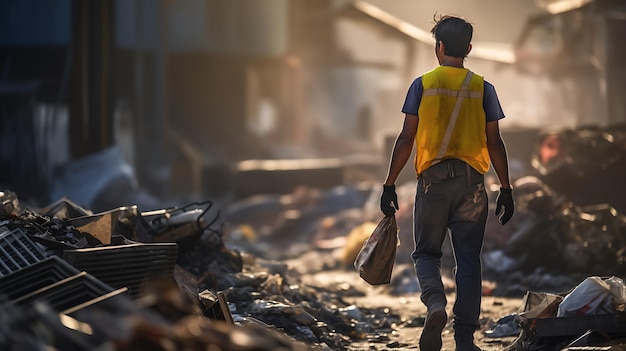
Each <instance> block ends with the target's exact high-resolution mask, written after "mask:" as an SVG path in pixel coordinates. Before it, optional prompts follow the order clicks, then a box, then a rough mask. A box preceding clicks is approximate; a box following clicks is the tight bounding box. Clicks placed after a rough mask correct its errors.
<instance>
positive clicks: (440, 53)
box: [380, 15, 514, 351]
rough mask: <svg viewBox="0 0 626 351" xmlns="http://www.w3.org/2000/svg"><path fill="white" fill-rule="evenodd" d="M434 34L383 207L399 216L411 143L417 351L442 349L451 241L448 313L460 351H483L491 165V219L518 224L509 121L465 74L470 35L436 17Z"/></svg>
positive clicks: (491, 92) (408, 103) (479, 81)
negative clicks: (444, 273) (478, 335)
mask: <svg viewBox="0 0 626 351" xmlns="http://www.w3.org/2000/svg"><path fill="white" fill-rule="evenodd" d="M434 21H435V25H434V27H433V28H432V30H431V33H432V34H433V36H434V38H435V54H436V56H437V60H438V62H439V66H437V67H436V68H434V69H433V70H431V71H429V72H427V73H424V74H423V75H422V76H420V77H418V78H416V79H415V80H414V81H413V83H412V84H411V86H410V87H409V89H408V93H407V96H406V99H405V102H404V106H403V108H402V112H403V113H404V114H405V117H404V123H403V126H402V129H401V131H400V133H399V135H398V137H397V138H396V141H395V144H394V148H393V152H392V155H391V160H390V164H389V171H388V173H387V178H386V180H385V182H384V184H383V192H382V195H381V200H380V208H381V210H382V212H383V213H384V214H385V215H386V216H393V215H395V211H396V210H398V209H399V207H398V196H397V193H396V191H395V182H396V180H397V178H398V175H399V173H400V171H401V170H402V168H403V167H404V166H405V164H406V162H407V160H408V159H409V157H410V155H411V153H412V150H413V145H414V144H415V147H416V153H415V161H414V164H415V170H416V173H417V189H416V195H415V205H414V206H415V207H414V216H413V221H414V228H413V230H414V239H415V249H414V251H413V253H412V258H413V261H414V262H415V270H416V274H417V278H418V281H419V284H420V286H421V289H422V291H421V296H420V299H421V301H422V302H423V303H424V305H425V306H426V309H427V316H426V320H425V323H424V328H423V330H422V334H421V336H420V341H419V344H420V350H422V351H432V350H440V349H441V346H442V339H441V332H442V330H443V328H444V327H445V325H446V323H447V320H448V315H447V313H446V304H447V299H446V294H445V292H444V287H443V283H442V279H441V257H442V244H443V242H444V239H445V236H446V235H447V233H448V232H449V233H450V239H451V243H452V248H453V252H454V258H455V265H456V267H455V268H454V275H455V277H454V278H455V283H456V299H455V302H454V306H453V309H452V314H453V329H454V340H455V343H456V350H457V351H476V350H480V348H478V347H477V346H476V345H475V343H474V332H475V331H476V330H477V329H478V327H479V324H478V318H479V314H480V303H481V296H482V271H481V269H482V268H481V250H482V245H483V238H484V233H485V226H486V222H487V216H488V198H487V192H486V190H485V185H484V174H485V173H486V172H487V171H488V170H489V167H490V165H493V168H494V170H495V172H496V174H497V176H498V179H499V181H500V191H499V194H498V196H497V200H496V205H497V206H496V210H495V215H496V216H498V219H499V221H500V223H501V224H502V225H504V224H506V223H507V222H508V221H509V220H510V219H511V217H512V216H513V211H514V202H513V196H512V189H511V184H510V182H509V170H508V158H507V153H506V148H505V144H504V142H503V140H502V137H501V135H500V129H499V126H498V121H499V120H500V119H502V118H504V112H503V111H502V108H501V106H500V102H499V100H498V96H497V94H496V90H495V88H494V86H493V85H492V84H490V83H489V82H487V81H485V80H484V78H483V77H482V76H480V75H478V74H475V73H473V72H472V71H470V70H469V69H467V68H465V67H464V61H465V58H466V57H467V55H468V54H469V52H470V51H471V49H472V45H471V40H472V35H473V26H472V24H470V23H469V22H467V21H466V20H465V19H463V18H459V17H454V16H447V15H440V16H435V18H434Z"/></svg>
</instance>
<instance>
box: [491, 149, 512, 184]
mask: <svg viewBox="0 0 626 351" xmlns="http://www.w3.org/2000/svg"><path fill="white" fill-rule="evenodd" d="M489 157H490V158H491V164H492V165H493V169H494V171H496V174H497V175H498V179H499V180H500V185H501V186H502V187H503V188H510V187H511V183H510V180H509V164H508V158H507V154H506V147H505V146H504V142H502V140H499V142H497V143H494V144H493V145H489Z"/></svg>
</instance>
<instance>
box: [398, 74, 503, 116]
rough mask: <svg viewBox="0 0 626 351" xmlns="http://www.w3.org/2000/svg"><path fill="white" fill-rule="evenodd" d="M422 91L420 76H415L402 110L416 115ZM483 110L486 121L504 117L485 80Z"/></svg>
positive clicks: (494, 91)
mask: <svg viewBox="0 0 626 351" xmlns="http://www.w3.org/2000/svg"><path fill="white" fill-rule="evenodd" d="M423 92H424V86H423V85H422V77H421V76H420V77H417V78H416V79H415V80H414V81H413V83H412V84H411V86H410V87H409V91H408V92H407V94H406V99H405V100H404V106H402V112H403V113H406V114H409V115H415V116H417V110H418V108H419V106H420V102H421V101H422V93H423ZM483 110H485V115H486V116H487V122H493V121H497V120H500V119H502V118H504V112H503V111H502V106H500V100H498V95H497V94H496V89H495V88H494V86H493V85H492V84H491V83H489V82H487V81H485V92H484V94H483Z"/></svg>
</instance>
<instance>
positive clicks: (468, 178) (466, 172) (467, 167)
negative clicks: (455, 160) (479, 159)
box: [465, 163, 472, 186]
mask: <svg viewBox="0 0 626 351" xmlns="http://www.w3.org/2000/svg"><path fill="white" fill-rule="evenodd" d="M470 171H471V170H470V165H469V164H467V163H466V164H465V174H467V186H470V185H472V179H471V178H472V176H471V173H470Z"/></svg>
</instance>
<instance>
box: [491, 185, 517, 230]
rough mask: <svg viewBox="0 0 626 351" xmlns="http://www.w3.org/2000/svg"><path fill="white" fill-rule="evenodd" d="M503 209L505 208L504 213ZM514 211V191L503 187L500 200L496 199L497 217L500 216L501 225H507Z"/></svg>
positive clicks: (499, 196)
mask: <svg viewBox="0 0 626 351" xmlns="http://www.w3.org/2000/svg"><path fill="white" fill-rule="evenodd" d="M502 208H504V211H502ZM514 211H515V204H514V203H513V189H510V188H502V187H501V188H500V193H499V194H498V198H497V199H496V216H498V220H499V221H500V223H502V225H505V224H506V222H508V221H509V220H510V219H511V217H513V212H514ZM500 212H502V215H500Z"/></svg>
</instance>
